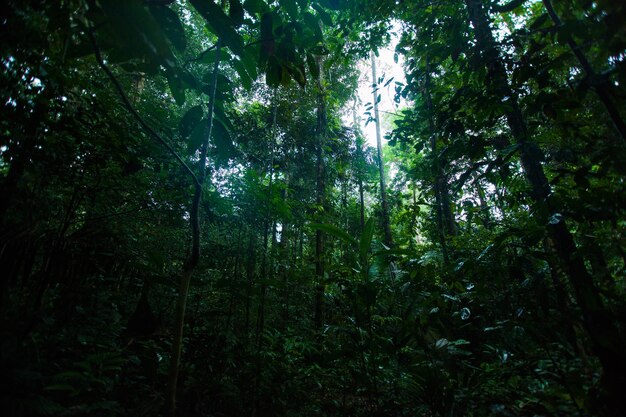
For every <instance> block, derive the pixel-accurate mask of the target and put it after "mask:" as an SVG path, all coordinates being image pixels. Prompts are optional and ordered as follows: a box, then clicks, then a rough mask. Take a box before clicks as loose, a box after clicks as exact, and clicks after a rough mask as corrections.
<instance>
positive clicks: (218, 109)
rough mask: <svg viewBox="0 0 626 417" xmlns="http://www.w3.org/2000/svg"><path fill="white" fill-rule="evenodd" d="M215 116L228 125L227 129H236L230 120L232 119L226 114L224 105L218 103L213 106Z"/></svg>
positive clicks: (225, 125)
mask: <svg viewBox="0 0 626 417" xmlns="http://www.w3.org/2000/svg"><path fill="white" fill-rule="evenodd" d="M216 104H218V103H216ZM213 116H214V117H215V118H217V120H219V121H220V122H221V123H222V124H223V125H224V127H226V129H228V130H229V131H232V130H235V127H234V126H233V124H232V123H231V122H230V119H228V116H226V113H225V112H224V107H223V106H219V105H216V106H215V107H214V108H213Z"/></svg>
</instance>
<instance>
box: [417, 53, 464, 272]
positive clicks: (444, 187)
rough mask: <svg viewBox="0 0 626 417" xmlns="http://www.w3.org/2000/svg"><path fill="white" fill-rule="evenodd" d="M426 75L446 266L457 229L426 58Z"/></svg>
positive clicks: (437, 213)
mask: <svg viewBox="0 0 626 417" xmlns="http://www.w3.org/2000/svg"><path fill="white" fill-rule="evenodd" d="M426 60H427V61H426V70H425V72H426V74H425V80H424V98H425V101H426V109H427V110H428V130H429V131H430V135H431V136H430V152H431V154H432V155H433V163H434V165H435V166H434V171H435V181H434V184H433V191H434V193H435V213H436V218H437V229H438V231H439V233H438V235H439V242H440V244H441V253H442V255H443V261H444V263H445V264H448V263H449V254H448V244H447V236H448V235H452V236H454V235H456V234H457V228H456V223H455V221H454V216H453V215H452V211H451V210H450V200H449V195H448V181H447V179H446V175H445V173H444V170H443V167H442V164H441V161H440V158H439V156H438V155H437V152H438V149H437V139H438V135H437V129H436V127H435V120H434V114H433V112H434V108H433V102H432V97H431V94H430V90H431V88H430V81H431V80H430V63H429V62H428V58H426Z"/></svg>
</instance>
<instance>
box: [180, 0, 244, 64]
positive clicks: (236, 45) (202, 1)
mask: <svg viewBox="0 0 626 417" xmlns="http://www.w3.org/2000/svg"><path fill="white" fill-rule="evenodd" d="M189 1H190V2H191V4H192V5H193V7H194V8H195V9H196V10H197V11H198V13H200V15H201V16H202V17H204V19H205V20H206V21H207V23H208V24H209V28H210V29H211V30H212V32H213V33H215V34H216V35H217V36H218V37H219V38H220V39H221V40H222V42H224V44H225V45H226V46H228V47H229V48H230V50H231V51H233V52H234V53H235V54H237V55H239V56H242V55H243V54H244V44H243V39H242V37H241V35H239V34H238V33H237V31H236V30H235V25H234V23H233V21H232V20H231V19H230V17H228V16H227V15H226V13H224V11H223V10H222V9H221V7H219V6H218V5H216V4H215V3H213V1H212V0H189Z"/></svg>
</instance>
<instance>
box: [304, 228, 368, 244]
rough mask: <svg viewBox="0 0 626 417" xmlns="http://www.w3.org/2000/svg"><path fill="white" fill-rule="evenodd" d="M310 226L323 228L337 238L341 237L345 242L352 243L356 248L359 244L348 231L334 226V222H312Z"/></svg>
mask: <svg viewBox="0 0 626 417" xmlns="http://www.w3.org/2000/svg"><path fill="white" fill-rule="evenodd" d="M310 226H311V228H313V229H317V230H321V231H322V232H326V233H328V234H329V235H333V236H335V237H336V238H339V239H341V240H343V241H344V242H346V243H348V244H350V245H351V246H352V247H355V248H356V246H357V242H356V240H355V239H354V238H353V237H352V236H350V235H349V234H348V233H346V232H344V231H343V230H341V229H340V228H338V227H337V226H334V225H332V224H324V223H311V224H310Z"/></svg>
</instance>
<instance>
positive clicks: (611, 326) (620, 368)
mask: <svg viewBox="0 0 626 417" xmlns="http://www.w3.org/2000/svg"><path fill="white" fill-rule="evenodd" d="M465 2H466V6H467V11H468V14H469V18H470V21H471V23H472V26H473V28H474V33H475V37H476V46H477V48H478V50H479V52H480V55H481V58H482V60H483V62H484V63H485V65H486V67H487V73H488V78H487V83H488V84H487V88H488V90H489V92H490V93H491V94H492V95H494V96H495V97H496V98H498V99H500V100H502V102H505V103H506V104H507V106H506V110H505V111H504V113H505V117H506V120H507V124H508V125H509V129H510V130H511V134H512V136H513V138H514V139H515V141H516V142H517V144H518V145H519V148H520V159H521V163H522V169H523V170H524V174H525V176H526V179H527V180H528V182H529V184H530V185H531V188H532V191H531V197H532V198H533V199H534V200H535V202H536V203H537V204H538V205H539V207H540V211H542V212H543V213H542V214H543V216H542V217H543V218H541V219H540V221H545V222H547V223H548V232H549V234H550V237H551V238H552V240H553V241H554V245H555V249H556V252H557V254H558V256H559V258H560V260H561V262H562V263H563V266H564V268H565V272H566V274H567V275H568V277H569V281H570V283H571V285H572V288H573V290H574V294H575V297H576V301H577V303H578V305H579V307H580V309H581V312H582V317H583V325H584V326H585V329H586V331H587V333H588V334H589V336H590V340H591V347H592V350H593V352H594V354H595V355H596V356H597V357H598V359H599V360H600V363H601V365H602V368H603V370H604V376H603V388H604V390H605V398H603V399H602V401H603V402H604V403H605V404H606V413H607V415H610V414H612V415H624V414H625V413H626V401H625V400H626V397H624V395H623V393H622V392H621V389H620V388H619V387H620V386H621V387H624V386H626V352H625V351H624V349H623V340H622V338H621V336H620V334H619V331H618V329H617V327H616V326H615V323H614V317H613V315H612V314H611V313H610V311H609V310H608V309H607V308H606V307H605V306H604V304H603V301H602V298H601V297H600V295H599V293H598V290H597V288H596V286H595V284H594V281H593V277H592V276H591V275H590V274H589V272H588V271H587V269H586V266H585V262H584V260H583V258H582V255H581V254H580V252H579V251H578V248H577V247H576V243H575V241H574V237H573V236H572V234H571V233H570V231H569V229H568V228H567V225H566V224H565V221H564V218H563V216H562V215H560V214H559V213H555V212H554V211H553V209H552V208H551V196H550V194H551V189H550V185H549V183H548V180H547V178H546V175H545V173H544V171H543V166H542V165H541V159H542V154H541V150H540V149H539V148H538V146H537V145H536V144H534V143H532V142H531V141H530V140H529V135H528V131H527V128H526V123H525V120H524V118H523V115H522V112H521V109H520V107H519V104H518V100H517V97H516V96H515V95H514V94H513V91H512V90H511V88H510V86H509V84H508V78H507V74H506V70H505V68H504V65H503V63H502V61H501V58H500V55H499V52H498V50H497V48H496V45H495V40H494V38H493V33H492V31H491V27H490V21H489V17H488V16H487V13H486V10H485V9H484V7H483V3H482V0H465Z"/></svg>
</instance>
